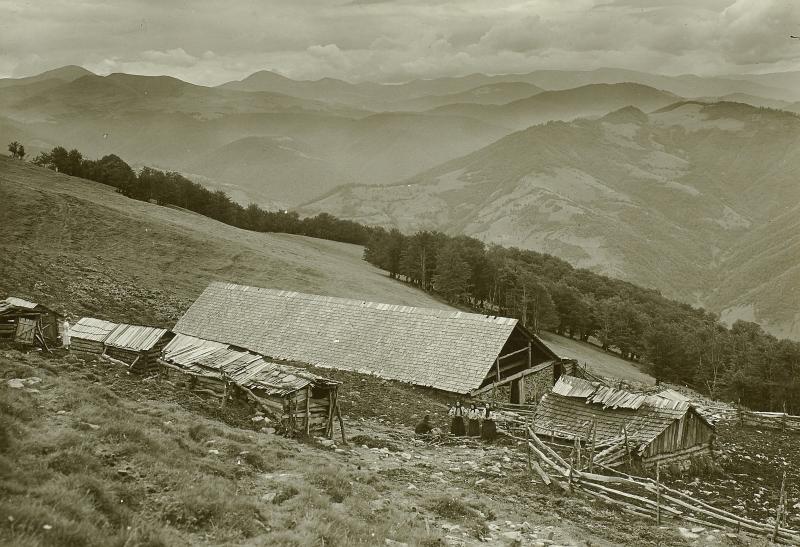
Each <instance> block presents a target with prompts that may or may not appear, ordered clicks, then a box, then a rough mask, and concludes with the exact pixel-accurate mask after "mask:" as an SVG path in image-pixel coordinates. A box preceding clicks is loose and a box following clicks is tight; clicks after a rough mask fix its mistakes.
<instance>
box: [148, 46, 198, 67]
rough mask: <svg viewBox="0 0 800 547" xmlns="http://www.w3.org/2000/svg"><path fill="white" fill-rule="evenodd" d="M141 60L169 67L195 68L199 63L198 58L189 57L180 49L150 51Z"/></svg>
mask: <svg viewBox="0 0 800 547" xmlns="http://www.w3.org/2000/svg"><path fill="white" fill-rule="evenodd" d="M141 58H142V60H144V61H149V62H151V63H154V64H160V65H167V66H194V65H195V64H197V61H198V59H197V57H195V56H194V55H189V54H188V53H186V51H184V50H183V48H180V47H179V48H175V49H170V50H167V51H159V50H155V49H148V50H147V51H143V52H142V54H141Z"/></svg>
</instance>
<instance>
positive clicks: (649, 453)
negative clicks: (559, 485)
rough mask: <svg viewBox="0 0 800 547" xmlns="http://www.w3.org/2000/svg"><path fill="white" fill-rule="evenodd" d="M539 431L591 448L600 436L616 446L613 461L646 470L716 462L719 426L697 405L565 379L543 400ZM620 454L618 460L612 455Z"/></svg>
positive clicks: (601, 440) (601, 441) (538, 412)
mask: <svg viewBox="0 0 800 547" xmlns="http://www.w3.org/2000/svg"><path fill="white" fill-rule="evenodd" d="M534 432H535V433H536V434H537V435H541V436H542V437H543V438H549V439H553V440H560V441H563V442H565V443H572V442H574V440H575V438H576V437H577V438H578V439H579V440H580V441H582V442H584V443H588V441H589V439H590V438H592V436H594V439H595V441H596V443H598V444H604V445H608V446H610V447H611V448H609V449H608V450H607V453H608V454H609V456H610V458H609V459H607V461H609V462H611V461H612V460H613V461H615V462H618V463H619V462H622V461H623V460H624V459H625V458H627V457H628V456H630V458H631V459H632V463H633V464H634V465H638V466H640V467H642V468H644V469H647V468H651V467H653V466H655V464H656V463H657V462H660V463H661V464H662V465H670V466H675V467H677V468H680V469H685V468H688V466H689V465H690V464H691V462H692V461H693V460H695V459H702V458H713V440H714V426H713V425H712V424H711V423H709V422H708V420H707V419H706V418H705V417H703V416H702V415H701V414H700V413H699V412H698V411H697V410H696V409H695V408H694V406H692V405H691V404H689V403H687V402H685V401H680V400H675V399H673V398H669V397H662V396H660V395H658V394H657V393H656V394H646V393H634V392H630V391H626V390H622V389H615V388H612V387H609V386H605V385H603V384H601V383H599V382H589V381H588V380H584V379H582V378H576V377H574V376H566V375H564V376H562V377H561V378H559V380H558V382H556V385H555V386H553V389H552V391H551V392H550V393H548V394H547V395H545V396H544V397H543V398H542V400H541V401H540V403H539V405H538V407H537V409H536V413H535V415H534ZM623 443H624V445H623ZM615 450H616V454H617V456H611V455H612V454H614V451H615ZM623 454H624V456H623Z"/></svg>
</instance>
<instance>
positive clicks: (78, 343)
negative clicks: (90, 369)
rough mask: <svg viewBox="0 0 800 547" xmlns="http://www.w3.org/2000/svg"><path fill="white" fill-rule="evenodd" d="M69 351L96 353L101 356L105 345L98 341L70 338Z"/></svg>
mask: <svg viewBox="0 0 800 547" xmlns="http://www.w3.org/2000/svg"><path fill="white" fill-rule="evenodd" d="M69 349H70V351H81V352H83V353H95V354H98V355H99V354H101V353H103V349H105V346H103V343H102V342H100V341H97V340H84V339H83V338H75V337H72V338H70V341H69Z"/></svg>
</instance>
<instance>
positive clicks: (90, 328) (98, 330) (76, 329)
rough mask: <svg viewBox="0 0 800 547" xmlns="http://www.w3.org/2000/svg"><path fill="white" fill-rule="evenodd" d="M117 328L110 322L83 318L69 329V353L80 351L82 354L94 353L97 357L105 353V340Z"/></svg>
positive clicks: (115, 324) (116, 325)
mask: <svg viewBox="0 0 800 547" xmlns="http://www.w3.org/2000/svg"><path fill="white" fill-rule="evenodd" d="M118 326H119V324H117V323H112V322H111V321H104V320H103V319H95V318H94V317H83V318H81V319H80V320H79V321H78V322H77V323H75V324H74V325H72V326H71V327H70V329H69V337H70V341H69V349H70V350H71V351H82V352H84V353H96V354H98V355H100V354H102V353H103V352H104V351H105V344H104V342H105V340H106V338H108V335H109V334H111V333H112V332H114V329H116V328H117V327H118Z"/></svg>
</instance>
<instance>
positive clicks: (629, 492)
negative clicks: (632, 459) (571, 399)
mask: <svg viewBox="0 0 800 547" xmlns="http://www.w3.org/2000/svg"><path fill="white" fill-rule="evenodd" d="M518 440H521V441H524V442H525V444H526V448H527V451H528V458H529V461H530V465H529V469H531V470H532V473H534V472H535V474H536V476H538V477H539V479H541V481H542V482H543V483H544V484H546V485H548V486H549V485H556V486H558V487H560V488H562V489H563V490H565V491H568V492H573V491H575V490H578V491H581V492H583V493H585V494H588V495H589V496H591V497H594V498H596V499H599V500H602V501H603V502H605V503H608V504H611V505H614V506H616V507H619V508H620V509H621V510H623V511H624V512H626V513H630V514H634V515H637V516H639V517H642V518H648V519H653V520H654V521H655V522H656V523H657V524H661V523H662V522H663V521H664V519H666V518H671V519H676V520H683V521H686V522H691V523H695V524H700V525H702V526H706V527H709V528H717V529H734V530H738V531H742V532H746V533H748V534H751V535H756V536H759V537H766V538H768V539H771V540H772V541H773V542H776V543H784V544H789V545H798V544H800V531H797V530H792V529H790V528H787V527H786V526H785V514H786V495H785V491H786V490H785V477H784V482H783V484H782V485H781V496H780V500H779V503H778V507H777V509H776V514H775V522H774V523H764V522H757V521H755V520H752V519H748V518H746V517H742V516H739V515H736V514H734V513H731V512H730V511H725V510H724V509H719V508H718V507H714V506H713V505H710V504H708V503H706V502H704V501H702V500H698V499H696V498H694V497H692V496H690V495H689V494H686V493H685V492H681V491H680V490H676V489H674V488H670V487H668V486H666V485H664V484H663V483H662V482H661V473H660V466H659V465H656V478H655V479H651V478H648V477H637V476H634V475H629V474H626V473H623V472H622V471H619V470H616V469H614V468H613V467H610V466H608V465H605V464H604V463H602V462H603V461H604V460H603V459H602V458H601V456H602V455H603V454H604V452H600V453H598V454H597V455H596V456H593V457H590V461H589V462H587V466H586V468H587V469H590V470H589V471H584V470H582V469H581V468H580V467H581V463H582V462H581V461H580V456H578V453H577V447H576V450H575V451H573V456H572V457H571V461H570V462H567V460H566V459H565V458H563V457H562V456H561V455H559V454H558V453H557V452H556V451H555V450H554V449H553V448H552V447H550V446H549V445H548V444H547V443H546V442H544V441H543V440H542V439H541V438H539V436H538V435H537V434H536V433H535V432H534V431H533V428H531V427H530V426H526V433H525V439H518ZM620 445H622V449H623V457H624V455H625V453H624V439H623V441H622V443H617V444H614V445H612V447H611V448H614V449H616V450H618V449H619V447H620ZM532 457H535V458H536V461H533V459H532ZM605 461H607V460H605ZM576 464H577V465H576ZM594 468H597V469H600V470H603V471H604V472H606V473H607V474H601V473H595V472H592V471H591V470H593V469H594Z"/></svg>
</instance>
